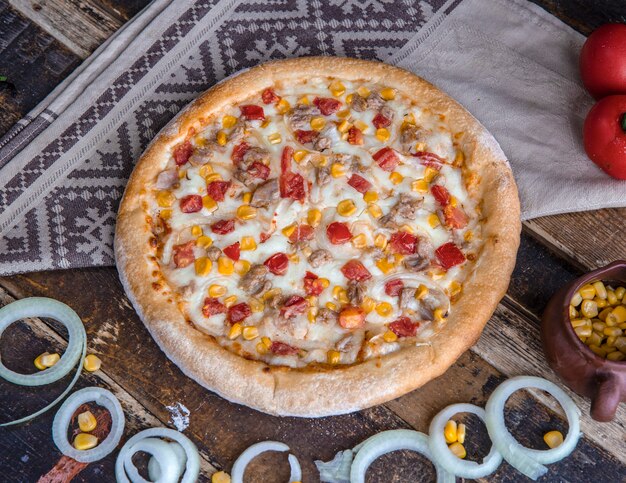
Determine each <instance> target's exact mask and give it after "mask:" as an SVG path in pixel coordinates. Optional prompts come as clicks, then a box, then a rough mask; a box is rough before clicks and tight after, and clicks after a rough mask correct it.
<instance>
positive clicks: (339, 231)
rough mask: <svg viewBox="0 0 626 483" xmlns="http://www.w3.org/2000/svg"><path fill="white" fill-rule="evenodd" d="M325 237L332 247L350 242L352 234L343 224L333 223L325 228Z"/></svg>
mask: <svg viewBox="0 0 626 483" xmlns="http://www.w3.org/2000/svg"><path fill="white" fill-rule="evenodd" d="M326 236H328V239H329V240H330V242H331V243H332V244H333V245H341V244H342V243H346V242H349V241H350V239H351V238H352V233H350V229H349V228H348V225H346V224H345V223H342V222H340V221H333V222H332V223H331V224H330V225H328V226H327V227H326Z"/></svg>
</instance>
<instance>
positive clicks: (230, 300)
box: [224, 295, 237, 307]
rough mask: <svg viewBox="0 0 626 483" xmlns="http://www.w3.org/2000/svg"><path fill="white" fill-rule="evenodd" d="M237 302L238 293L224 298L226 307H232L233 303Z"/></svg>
mask: <svg viewBox="0 0 626 483" xmlns="http://www.w3.org/2000/svg"><path fill="white" fill-rule="evenodd" d="M235 302H237V296H236V295H231V296H229V297H226V298H225V299H224V305H225V306H226V307H232V306H233V305H235Z"/></svg>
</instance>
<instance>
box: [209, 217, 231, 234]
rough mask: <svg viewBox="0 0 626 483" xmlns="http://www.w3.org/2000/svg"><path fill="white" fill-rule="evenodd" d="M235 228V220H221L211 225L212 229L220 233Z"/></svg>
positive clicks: (228, 231) (225, 232)
mask: <svg viewBox="0 0 626 483" xmlns="http://www.w3.org/2000/svg"><path fill="white" fill-rule="evenodd" d="M234 230H235V220H219V221H216V222H215V223H213V224H212V225H211V231H212V232H213V233H217V234H218V235H226V234H227V233H230V232H232V231H234Z"/></svg>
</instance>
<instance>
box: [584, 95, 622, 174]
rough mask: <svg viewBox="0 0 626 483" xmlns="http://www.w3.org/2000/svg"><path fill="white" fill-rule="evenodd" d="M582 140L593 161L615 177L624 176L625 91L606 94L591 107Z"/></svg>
mask: <svg viewBox="0 0 626 483" xmlns="http://www.w3.org/2000/svg"><path fill="white" fill-rule="evenodd" d="M583 140H584V144H585V151H586V152H587V156H589V158H590V159H591V160H592V161H593V162H594V163H596V164H597V165H598V166H599V167H600V168H602V169H603V170H604V171H605V172H606V173H607V174H609V175H611V176H613V177H614V178H617V179H626V95H623V96H609V97H605V98H604V99H602V100H600V101H598V103H597V104H596V105H595V106H593V107H592V108H591V111H589V114H587V118H586V119H585V125H584V127H583Z"/></svg>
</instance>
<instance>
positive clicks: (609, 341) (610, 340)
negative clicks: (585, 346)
mask: <svg viewBox="0 0 626 483" xmlns="http://www.w3.org/2000/svg"><path fill="white" fill-rule="evenodd" d="M618 337H619V336H616V335H610V336H608V337H607V338H606V345H608V346H609V347H615V341H616V340H617V338H618Z"/></svg>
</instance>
